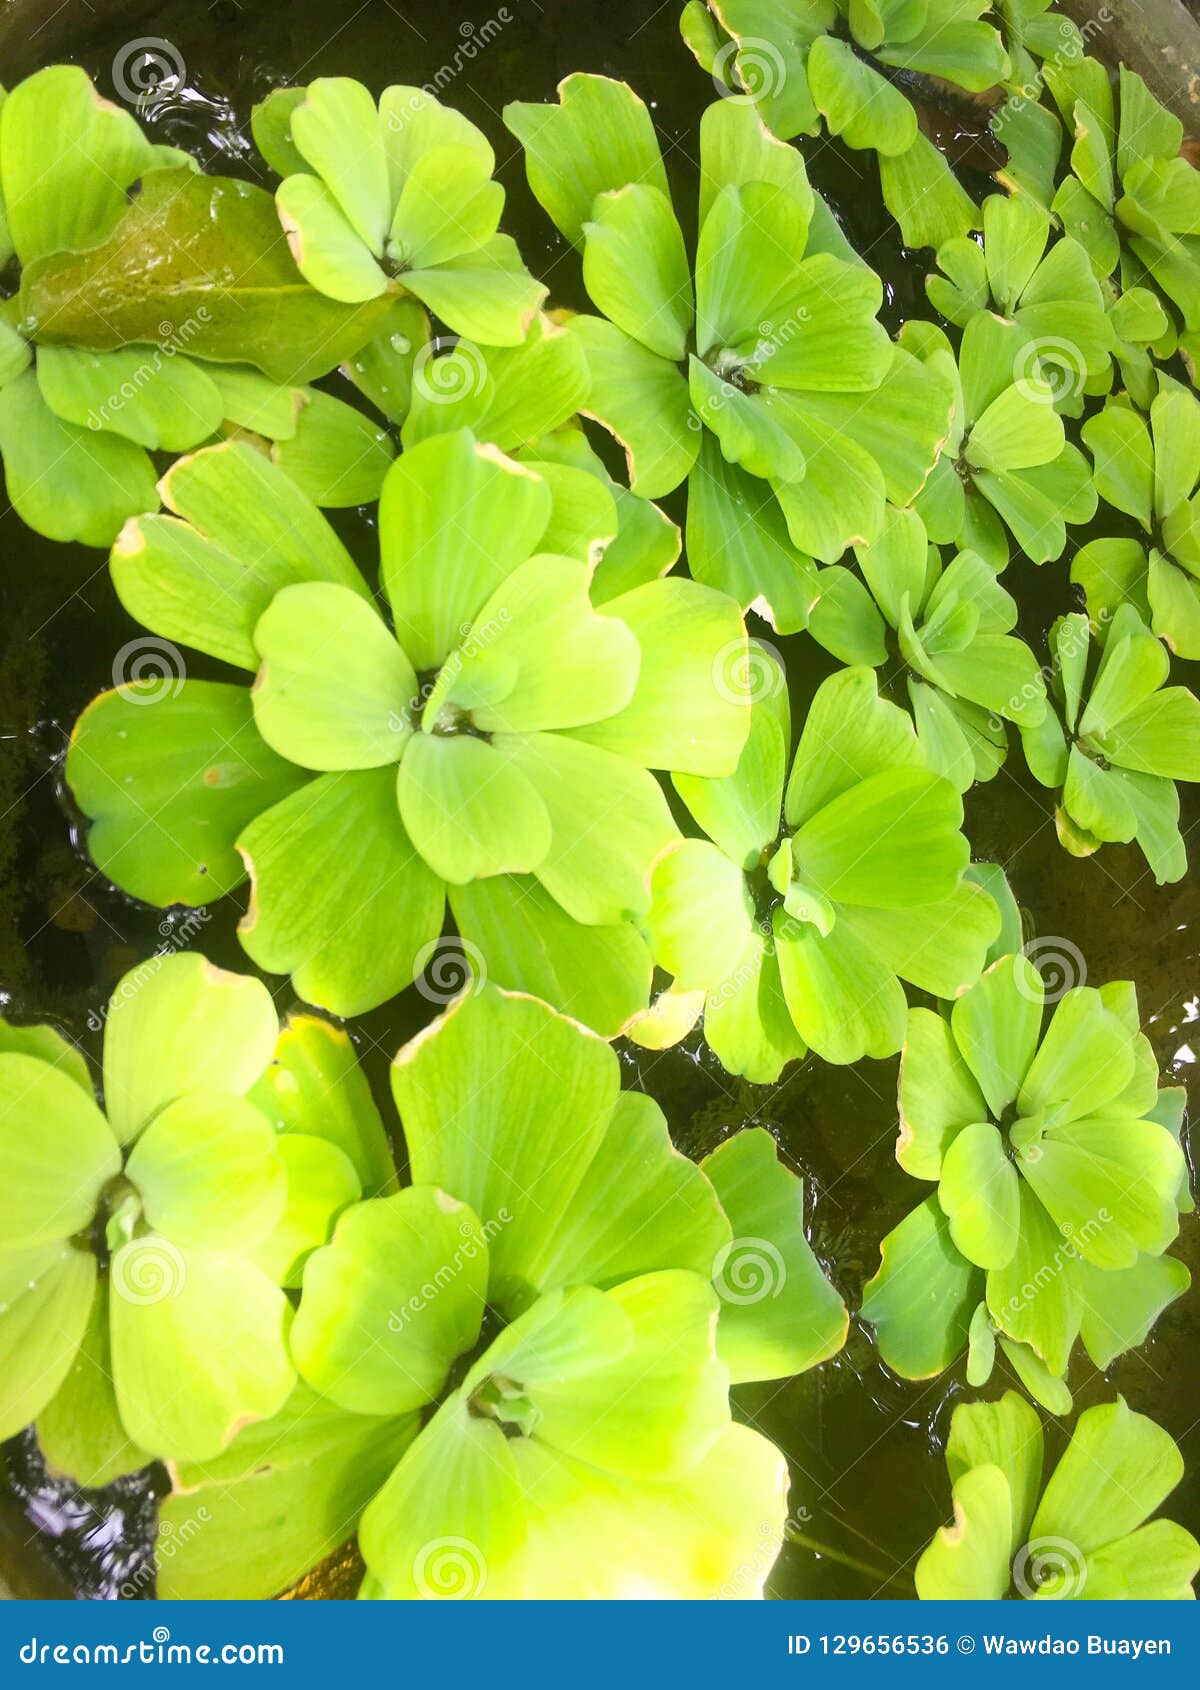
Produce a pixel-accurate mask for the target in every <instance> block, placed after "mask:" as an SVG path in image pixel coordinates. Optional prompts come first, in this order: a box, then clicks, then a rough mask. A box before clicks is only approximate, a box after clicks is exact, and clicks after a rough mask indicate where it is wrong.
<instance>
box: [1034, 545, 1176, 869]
mask: <svg viewBox="0 0 1200 1690" xmlns="http://www.w3.org/2000/svg"><path fill="white" fill-rule="evenodd" d="M1080 555H1081V556H1082V555H1083V554H1080ZM1088 561H1089V564H1090V565H1092V566H1094V564H1095V561H1096V560H1095V555H1094V554H1093V556H1092V557H1091V558H1090V559H1089V560H1088ZM1098 644H1099V642H1098V641H1097V640H1094V639H1093V636H1092V632H1091V628H1090V626H1089V623H1088V619H1087V617H1086V616H1084V615H1083V614H1082V613H1078V614H1075V615H1072V616H1063V617H1060V618H1059V619H1058V621H1056V622H1055V623H1054V625H1053V626H1052V628H1051V629H1050V637H1049V645H1050V653H1051V660H1052V661H1051V683H1050V684H1051V694H1052V701H1053V703H1054V705H1055V708H1054V709H1051V710H1048V711H1047V712H1046V714H1045V716H1044V717H1043V718H1042V720H1041V722H1040V723H1039V724H1038V725H1037V726H1036V727H1029V728H1025V727H1023V728H1022V730H1021V742H1022V746H1023V748H1024V751H1025V760H1026V762H1027V763H1028V765H1029V769H1030V773H1031V774H1032V775H1033V776H1034V778H1035V779H1036V780H1038V781H1040V782H1041V784H1042V785H1043V786H1047V787H1050V788H1052V789H1054V790H1057V791H1059V792H1060V793H1061V796H1060V798H1059V802H1058V806H1057V809H1056V812H1055V825H1056V827H1057V829H1058V837H1059V839H1060V841H1061V842H1062V844H1063V845H1064V846H1065V847H1066V849H1067V850H1068V851H1070V852H1071V854H1072V855H1073V856H1077V857H1089V856H1091V855H1092V854H1093V852H1095V851H1097V850H1098V849H1099V848H1100V846H1101V845H1102V844H1105V843H1110V842H1122V843H1129V842H1130V841H1132V840H1136V842H1137V844H1138V847H1139V848H1140V850H1141V851H1142V854H1143V855H1144V856H1145V858H1146V861H1147V862H1148V863H1149V865H1150V868H1151V870H1152V872H1153V874H1154V878H1155V879H1156V880H1157V881H1158V883H1159V884H1160V885H1162V884H1163V883H1164V882H1166V881H1174V880H1181V879H1182V878H1183V876H1184V875H1185V874H1186V873H1187V849H1186V846H1185V845H1184V841H1183V836H1182V834H1181V833H1180V831H1179V792H1178V789H1177V787H1176V785H1175V782H1176V781H1177V780H1187V781H1195V780H1200V700H1198V699H1197V698H1196V696H1195V694H1194V693H1192V692H1190V691H1189V690H1188V689H1187V687H1178V686H1175V687H1172V686H1168V685H1167V684H1166V683H1167V679H1168V676H1169V674H1170V667H1171V660H1170V658H1169V656H1168V655H1167V651H1166V648H1165V647H1164V646H1163V644H1162V641H1161V640H1157V639H1155V637H1154V635H1153V634H1152V633H1151V632H1150V630H1149V628H1147V626H1146V624H1145V623H1144V622H1143V621H1142V619H1141V617H1140V616H1139V615H1138V613H1137V611H1136V610H1135V609H1134V608H1133V607H1132V605H1129V604H1122V605H1120V606H1119V607H1118V609H1117V610H1116V612H1115V614H1114V615H1113V617H1112V620H1111V622H1110V623H1109V624H1108V628H1107V632H1106V633H1105V635H1104V644H1103V648H1102V649H1101V650H1100V652H1099V658H1098V661H1097V660H1096V659H1095V655H1094V654H1095V652H1096V648H1097V646H1098Z"/></svg>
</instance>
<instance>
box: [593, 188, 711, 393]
mask: <svg viewBox="0 0 1200 1690" xmlns="http://www.w3.org/2000/svg"><path fill="white" fill-rule="evenodd" d="M583 234H584V236H585V246H584V253H583V279H584V284H585V286H586V287H587V290H588V293H589V294H590V295H591V297H592V300H593V302H594V304H595V305H596V307H597V308H598V309H599V310H600V311H601V312H603V314H604V316H606V317H607V318H608V319H609V320H610V321H611V322H613V323H615V324H616V325H617V327H618V328H619V329H623V330H624V331H625V333H626V334H628V335H632V336H633V338H634V340H636V341H638V342H640V343H641V345H643V346H647V347H649V348H650V350H651V351H652V352H657V353H659V354H660V355H661V356H662V357H664V358H670V359H672V360H674V361H675V362H676V363H678V362H679V360H680V359H682V358H683V356H684V354H685V352H686V350H687V336H688V333H689V331H690V329H691V327H692V278H691V269H690V266H689V264H688V257H687V253H686V251H685V250H684V245H683V234H682V231H681V230H680V227H679V224H678V223H677V222H676V221H675V213H674V212H673V211H672V209H671V202H670V200H669V199H668V198H667V196H666V194H665V193H663V192H661V191H660V190H659V189H656V188H651V187H647V186H646V185H645V184H644V183H631V184H630V186H629V187H626V188H621V189H620V190H619V191H617V192H615V193H605V194H601V195H600V196H599V197H598V198H597V200H596V202H595V204H594V206H593V208H592V213H591V218H590V220H589V221H587V222H585V223H584V225H583Z"/></svg>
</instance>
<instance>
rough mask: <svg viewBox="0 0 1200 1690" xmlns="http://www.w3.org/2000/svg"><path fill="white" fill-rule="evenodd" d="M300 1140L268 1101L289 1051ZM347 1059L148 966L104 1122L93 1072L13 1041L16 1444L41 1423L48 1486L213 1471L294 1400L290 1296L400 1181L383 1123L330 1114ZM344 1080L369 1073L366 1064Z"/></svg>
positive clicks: (266, 1016)
mask: <svg viewBox="0 0 1200 1690" xmlns="http://www.w3.org/2000/svg"><path fill="white" fill-rule="evenodd" d="M288 1047H293V1048H294V1047H299V1048H300V1049H301V1050H302V1051H305V1052H307V1053H308V1054H307V1057H306V1062H307V1066H308V1068H309V1069H310V1070H312V1069H314V1068H316V1067H318V1066H320V1067H322V1068H323V1070H324V1077H323V1083H322V1088H321V1090H322V1094H323V1095H322V1097H321V1099H320V1102H319V1104H318V1106H317V1107H315V1108H313V1109H311V1110H310V1109H309V1104H310V1103H313V1102H314V1099H313V1097H312V1087H311V1084H302V1083H301V1082H300V1080H298V1079H296V1080H294V1081H293V1087H292V1090H293V1094H294V1095H293V1098H292V1102H291V1106H290V1108H289V1110H288V1119H287V1121H286V1122H285V1121H282V1120H281V1121H280V1122H279V1125H280V1126H283V1127H285V1128H286V1129H287V1130H286V1131H284V1132H281V1133H280V1132H277V1130H276V1123H275V1121H274V1119H273V1118H272V1116H273V1111H264V1109H263V1108H262V1107H260V1106H259V1105H260V1102H261V1099H260V1098H259V1096H258V1093H257V1090H256V1088H258V1087H259V1086H260V1083H261V1082H262V1080H263V1076H264V1075H265V1074H266V1072H267V1070H268V1067H269V1066H270V1065H271V1064H272V1061H273V1058H276V1057H277V1053H278V1051H279V1050H281V1049H284V1048H288ZM349 1051H350V1045H349V1040H348V1039H347V1038H346V1037H345V1035H344V1034H341V1033H338V1032H336V1030H335V1029H333V1028H330V1027H325V1026H324V1025H323V1024H322V1023H319V1022H315V1021H313V1020H312V1019H311V1018H307V1017H299V1018H297V1019H296V1020H294V1021H293V1022H291V1023H290V1024H289V1025H288V1027H287V1028H285V1029H284V1031H283V1033H282V1034H281V1033H280V1028H279V1023H278V1020H277V1018H276V1015H275V1010H274V1007H273V1005H272V1003H271V997H270V993H269V992H268V991H267V989H266V987H265V986H263V985H262V983H261V982H260V981H258V980H254V979H250V978H248V977H245V976H241V975H234V974H226V973H223V972H222V971H221V970H219V969H216V968H214V967H213V966H212V965H211V964H210V963H207V962H206V961H205V960H204V958H203V957H200V956H196V955H192V954H179V955H174V956H169V957H160V958H155V959H153V960H151V961H149V962H146V963H143V964H141V965H139V967H138V968H136V969H134V970H133V971H132V972H131V973H130V974H129V975H127V976H126V977H125V979H124V980H123V981H121V982H120V984H119V985H118V987H117V989H116V991H115V992H114V994H113V997H112V1000H111V1002H110V1004H109V1007H108V1011H107V1014H106V1018H105V1033H104V1109H103V1110H101V1108H100V1107H99V1105H98V1104H97V1102H96V1099H95V1095H94V1092H93V1089H92V1084H91V1081H90V1079H89V1076H88V1071H87V1066H86V1063H85V1062H84V1060H83V1058H82V1056H81V1055H80V1054H79V1052H78V1050H77V1049H76V1048H75V1047H74V1046H73V1045H71V1044H69V1043H68V1042H67V1041H66V1040H65V1039H63V1038H62V1036H61V1035H60V1034H58V1033H56V1032H55V1031H54V1029H53V1028H51V1027H48V1026H36V1027H17V1026H13V1025H11V1024H9V1023H7V1022H5V1023H2V1024H0V1097H2V1098H3V1104H2V1113H0V1164H2V1167H3V1180H2V1182H0V1184H2V1187H3V1225H2V1229H0V1230H2V1232H3V1238H4V1245H3V1250H2V1252H0V1273H2V1274H3V1286H4V1293H3V1297H2V1299H0V1302H2V1304H3V1308H2V1312H0V1353H2V1354H3V1359H4V1368H3V1373H4V1386H3V1391H2V1393H0V1404H2V1410H3V1413H2V1417H0V1432H2V1435H3V1436H5V1437H9V1436H11V1435H13V1434H14V1433H16V1432H18V1431H19V1430H21V1428H22V1427H24V1426H26V1425H27V1424H28V1423H29V1422H30V1421H36V1422H37V1429H38V1434H39V1438H40V1440H41V1442H42V1446H43V1448H44V1450H45V1451H46V1454H47V1456H48V1458H49V1460H50V1461H51V1463H52V1465H54V1466H56V1467H59V1468H61V1469H63V1470H64V1471H66V1472H69V1473H71V1474H72V1475H73V1476H74V1477H75V1478H76V1479H77V1480H78V1481H79V1482H81V1483H83V1484H87V1485H99V1484H106V1483H108V1481H109V1480H110V1479H111V1478H113V1477H114V1476H116V1475H117V1474H121V1473H128V1472H132V1471H133V1470H134V1469H136V1468H138V1467H142V1466H145V1465H146V1463H147V1462H148V1461H149V1460H151V1459H152V1458H154V1457H160V1458H164V1459H167V1458H170V1459H180V1458H185V1459H194V1460H204V1459H209V1458H212V1457H215V1456H216V1455H217V1454H218V1453H219V1451H220V1450H221V1449H222V1448H223V1447H224V1445H225V1444H226V1443H227V1442H228V1441H229V1439H230V1438H231V1437H232V1436H233V1435H234V1433H235V1432H236V1431H237V1430H238V1429H239V1427H240V1426H242V1425H243V1424H244V1423H246V1422H247V1421H251V1420H260V1419H264V1418H269V1417H271V1416H272V1415H274V1414H275V1413H276V1412H277V1411H278V1410H279V1408H280V1407H281V1406H282V1404H283V1402H284V1400H285V1399H286V1398H287V1396H288V1394H289V1392H290V1391H291V1389H292V1386H293V1384H294V1382H295V1371H294V1368H293V1366H292V1362H291V1359H290V1356H289V1354H288V1347H287V1333H288V1326H289V1323H290V1319H291V1308H290V1305H289V1303H288V1300H287V1297H286V1295H285V1292H284V1290H283V1289H282V1287H284V1286H286V1285H287V1284H289V1283H292V1282H294V1274H295V1272H296V1270H297V1267H298V1264H299V1263H300V1262H301V1261H302V1260H303V1258H304V1255H305V1254H306V1253H307V1250H308V1249H311V1248H312V1247H313V1245H315V1244H317V1243H319V1242H323V1241H324V1238H325V1237H326V1235H327V1229H328V1224H329V1219H330V1217H331V1215H332V1214H333V1213H335V1212H336V1210H337V1209H338V1208H340V1207H341V1206H343V1205H344V1204H345V1203H347V1202H349V1201H351V1200H352V1199H354V1198H356V1197H358V1196H360V1195H361V1194H362V1192H363V1191H364V1190H365V1191H373V1190H376V1189H378V1188H379V1185H380V1183H381V1180H382V1179H384V1178H386V1172H383V1173H381V1170H386V1169H387V1168H389V1167H390V1161H389V1159H388V1155H387V1148H386V1140H385V1138H384V1135H383V1128H382V1125H381V1124H380V1122H379V1119H378V1116H377V1115H375V1114H374V1112H373V1111H372V1110H371V1108H370V1106H369V1099H368V1100H367V1107H366V1108H365V1109H363V1108H362V1100H361V1096H359V1095H357V1094H353V1088H351V1092H352V1094H353V1103H354V1108H353V1109H352V1110H347V1112H346V1114H345V1116H344V1118H343V1119H342V1120H341V1122H340V1123H339V1121H338V1120H337V1119H336V1118H333V1113H332V1112H331V1100H332V1097H333V1095H335V1094H336V1092H337V1090H338V1086H339V1085H340V1084H341V1082H340V1081H338V1080H337V1073H338V1070H339V1068H341V1069H344V1068H345V1065H346V1055H347V1053H348V1052H349ZM350 1065H351V1067H352V1066H353V1059H352V1056H351V1058H350Z"/></svg>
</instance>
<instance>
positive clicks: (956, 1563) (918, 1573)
mask: <svg viewBox="0 0 1200 1690" xmlns="http://www.w3.org/2000/svg"><path fill="white" fill-rule="evenodd" d="M1012 1535H1013V1529H1012V1493H1011V1492H1010V1490H1009V1485H1008V1479H1007V1478H1006V1477H1005V1475H1004V1473H1003V1472H1002V1471H1001V1470H1000V1468H999V1467H995V1466H993V1465H991V1464H990V1463H989V1464H987V1465H984V1466H982V1467H973V1468H971V1469H970V1470H969V1471H968V1472H966V1473H964V1474H963V1475H962V1477H961V1478H960V1479H959V1480H958V1481H957V1482H956V1484H955V1486H954V1523H953V1525H949V1526H941V1527H940V1528H939V1529H938V1532H937V1535H936V1536H935V1537H934V1539H933V1542H932V1543H931V1544H930V1545H929V1547H928V1548H927V1549H926V1550H925V1552H924V1554H923V1555H922V1556H921V1559H920V1560H919V1561H918V1562H917V1565H916V1568H915V1571H914V1574H913V1577H914V1579H915V1581H916V1586H917V1595H918V1596H919V1597H920V1598H921V1599H922V1600H923V1601H927V1602H928V1601H966V1600H974V1601H979V1600H983V1601H991V1602H997V1601H999V1600H1000V1598H1001V1597H1002V1596H1003V1595H1004V1594H1005V1592H1006V1591H1007V1590H1008V1584H1009V1566H1008V1563H1009V1554H1010V1550H1009V1544H1010V1543H1011V1541H1012Z"/></svg>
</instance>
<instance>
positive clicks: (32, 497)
mask: <svg viewBox="0 0 1200 1690" xmlns="http://www.w3.org/2000/svg"><path fill="white" fill-rule="evenodd" d="M0 454H2V455H3V458H4V478H5V485H6V487H7V490H8V497H9V501H10V503H11V504H12V506H13V508H14V509H15V510H16V512H17V515H18V516H19V517H20V518H21V520H22V521H23V522H26V523H27V524H28V525H29V527H30V528H32V529H33V530H34V531H35V532H36V533H38V534H44V535H45V536H46V537H47V539H50V540H63V541H68V540H77V541H79V542H80V543H81V544H82V545H85V546H108V545H110V544H111V542H112V541H113V540H114V539H115V538H116V536H117V534H118V533H119V532H120V529H121V525H122V523H124V522H125V520H126V518H127V517H130V516H134V515H136V514H137V513H138V512H139V511H150V510H154V509H156V507H157V505H158V489H157V488H156V486H155V482H154V467H153V465H152V464H151V462H150V459H149V458H148V457H147V456H146V454H145V452H144V451H143V450H142V448H141V447H140V446H135V445H134V444H133V442H132V441H129V440H123V439H121V438H120V436H118V435H115V434H106V433H102V432H98V431H96V430H93V429H87V428H80V427H78V426H77V425H76V424H75V423H69V422H63V421H62V419H61V418H60V417H57V416H56V415H55V414H54V412H53V411H52V410H51V409H50V407H49V406H48V405H47V404H46V401H45V400H44V399H43V397H42V394H41V390H40V388H39V386H38V379H37V376H36V375H35V373H34V372H33V371H32V370H26V371H25V372H24V373H23V374H22V375H19V376H18V377H17V378H16V380H15V381H11V382H9V384H8V386H7V387H5V388H3V389H0Z"/></svg>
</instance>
